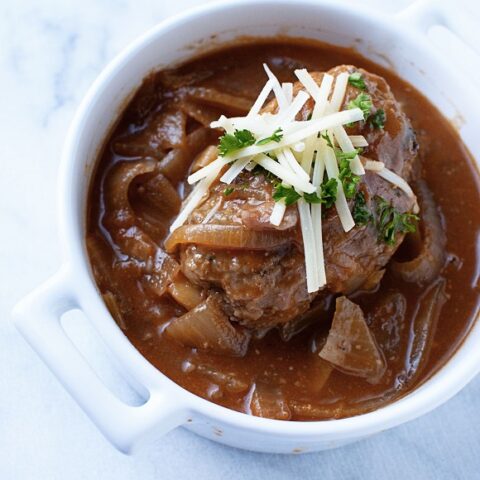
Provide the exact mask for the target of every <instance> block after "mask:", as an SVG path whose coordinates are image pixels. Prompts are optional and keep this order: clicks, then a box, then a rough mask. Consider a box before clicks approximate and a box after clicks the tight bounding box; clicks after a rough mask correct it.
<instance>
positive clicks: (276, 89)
mask: <svg viewBox="0 0 480 480" xmlns="http://www.w3.org/2000/svg"><path fill="white" fill-rule="evenodd" d="M263 68H264V69H265V73H266V74H267V76H268V78H269V80H270V81H271V82H272V88H273V93H274V94H275V98H276V99H277V103H278V110H279V111H280V112H281V111H282V110H283V109H284V108H286V107H287V105H288V102H287V98H286V97H285V92H284V91H283V89H282V86H281V85H280V82H279V81H278V78H277V77H276V76H275V75H274V74H273V73H272V71H271V70H270V69H269V68H268V65H267V64H266V63H264V64H263Z"/></svg>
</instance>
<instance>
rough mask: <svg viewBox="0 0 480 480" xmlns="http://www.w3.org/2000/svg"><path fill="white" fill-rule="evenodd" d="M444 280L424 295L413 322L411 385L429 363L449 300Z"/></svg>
mask: <svg viewBox="0 0 480 480" xmlns="http://www.w3.org/2000/svg"><path fill="white" fill-rule="evenodd" d="M446 283H447V282H446V281H445V279H444V278H442V277H440V279H439V280H438V281H437V282H436V283H434V284H433V285H432V286H431V287H430V288H429V289H428V290H427V292H426V293H425V294H424V295H423V297H422V299H421V300H420V304H419V306H418V310H417V313H416V315H415V318H414V320H413V328H412V333H413V338H412V343H411V345H410V346H409V352H408V370H407V380H408V381H409V382H410V383H411V382H412V381H414V380H415V379H416V378H418V376H419V375H420V373H421V372H422V369H423V367H424V366H425V365H426V362H427V361H428V358H429V355H430V351H431V349H432V345H433V341H434V335H435V330H436V328H437V324H438V319H439V318H440V313H441V310H442V307H443V305H444V304H445V302H446V301H447V300H448V297H447V294H446V292H445V288H446Z"/></svg>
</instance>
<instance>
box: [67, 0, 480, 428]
mask: <svg viewBox="0 0 480 480" xmlns="http://www.w3.org/2000/svg"><path fill="white" fill-rule="evenodd" d="M259 4H266V5H275V6H276V8H279V6H282V5H283V6H287V7H292V6H295V7H296V8H304V7H306V8H308V7H316V8H318V9H324V8H329V9H334V11H336V12H337V13H339V14H344V15H348V16H350V17H352V18H357V19H358V18H361V19H363V20H367V19H368V20H370V21H372V22H375V23H377V24H381V25H382V28H387V27H386V26H385V25H384V23H385V21H386V20H387V19H390V18H391V17H389V16H387V15H385V14H382V13H379V12H374V11H372V10H370V9H368V8H366V7H362V6H357V5H352V4H343V3H338V2H336V1H333V0H323V1H321V2H318V1H315V0H299V1H293V0H290V1H289V0H278V1H275V0H258V1H257V0H233V1H230V2H221V1H219V2H212V3H208V4H205V5H202V6H199V7H196V8H193V9H190V10H187V11H186V12H184V13H182V14H179V15H176V16H174V17H171V18H169V19H167V20H165V21H163V22H160V23H159V24H157V25H155V26H154V27H153V28H151V29H150V30H148V31H147V32H146V33H145V34H143V35H142V36H140V37H139V38H137V39H136V40H135V41H133V42H132V43H131V44H130V45H129V46H127V47H126V48H125V49H123V50H122V51H121V52H120V53H119V54H118V55H117V56H116V57H115V58H114V60H113V61H112V62H110V63H109V64H108V65H107V67H105V69H104V70H103V71H102V72H101V74H100V75H99V76H98V77H97V79H96V80H95V82H94V83H93V85H92V86H91V87H90V89H89V91H88V92H87V94H86V95H85V97H84V99H83V100H82V102H81V104H80V105H79V107H78V108H77V111H76V114H75V116H74V119H73V121H72V123H71V126H70V129H69V131H68V134H67V138H66V141H65V144H64V149H63V153H62V159H61V166H60V181H59V196H58V200H59V212H58V213H59V231H60V236H61V239H62V248H63V253H64V259H65V263H66V268H67V270H69V272H70V273H69V275H70V278H71V279H75V281H74V283H76V286H75V287H74V288H75V293H76V294H77V295H78V299H79V303H80V306H81V308H82V310H84V312H85V314H86V316H87V317H88V318H89V320H90V321H91V322H92V324H93V325H94V327H95V328H96V330H97V331H98V333H99V334H100V336H101V337H102V339H103V340H104V341H105V343H106V345H107V347H108V348H109V349H110V350H111V351H112V352H113V355H114V356H115V357H116V358H118V360H120V362H122V363H123V364H125V362H127V363H128V362H135V365H131V370H130V372H132V371H136V373H140V375H139V376H140V378H142V379H143V381H144V383H146V384H149V385H146V387H147V388H148V389H149V391H150V394H152V395H153V394H155V393H156V392H158V391H165V390H166V391H167V392H169V394H171V395H172V399H173V401H176V402H178V408H179V409H181V408H183V409H185V410H186V411H188V412H191V413H192V414H200V415H203V416H204V417H207V418H209V419H212V420H215V421H219V422H221V423H222V424H224V425H229V426H231V427H234V428H236V429H240V430H249V431H257V432H263V433H270V434H281V435H282V437H285V438H287V437H299V436H302V437H306V438H313V437H320V436H321V437H322V438H327V437H329V436H332V437H333V436H334V437H335V438H341V437H351V436H353V435H355V434H362V435H367V434H369V433H375V432H378V431H379V430H382V429H386V428H390V427H393V426H396V425H398V424H401V423H404V422H406V421H408V420H411V419H413V418H416V417H418V416H420V415H422V414H424V413H427V412H428V411H430V410H432V409H434V408H435V407H437V406H438V405H440V404H441V403H443V402H445V401H446V400H448V399H449V398H450V397H452V396H453V395H455V394H456V393H457V392H458V391H459V390H460V389H461V388H463V387H464V386H465V385H466V384H467V383H468V382H469V381H470V380H471V379H472V378H473V377H474V376H475V375H476V374H477V373H478V372H479V370H480V349H477V350H475V348H474V347H475V344H476V345H477V346H478V345H479V344H480V325H479V323H480V322H478V314H477V319H476V320H475V321H474V322H473V324H472V326H471V328H470V330H469V332H468V333H467V334H466V336H465V338H464V340H463V342H462V343H461V345H460V346H459V348H458V349H457V351H456V352H454V353H453V354H452V356H451V357H450V359H449V360H448V361H447V363H446V364H444V365H443V366H442V367H441V368H440V369H439V370H438V371H437V372H435V373H434V374H433V375H432V377H431V378H429V379H427V380H426V381H425V382H424V383H423V384H421V385H420V386H418V387H417V388H416V389H415V390H413V391H412V392H410V393H409V394H407V395H405V396H404V397H401V398H399V399H397V400H395V401H393V402H392V403H389V404H387V405H386V406H384V407H381V408H379V409H376V410H374V411H372V412H368V413H364V414H361V415H357V416H353V417H347V418H342V419H333V420H316V421H308V422H285V421H280V420H273V419H266V418H260V417H254V416H251V415H247V414H244V413H240V412H237V411H234V410H230V409H228V408H226V407H222V406H220V405H217V404H215V403H213V402H210V401H209V400H206V399H204V398H202V397H199V396H197V395H195V394H193V393H191V392H189V391H188V390H186V389H184V388H183V387H181V386H180V385H178V384H176V383H175V382H174V381H173V380H171V379H170V378H169V377H167V376H166V375H165V374H164V373H162V372H161V371H160V370H158V369H157V368H156V367H154V366H153V365H152V364H151V363H150V362H149V361H148V360H147V359H146V358H145V357H143V356H142V355H141V354H140V353H139V352H138V350H136V348H135V347H134V346H133V344H132V343H130V341H129V340H128V339H127V337H126V336H125V335H124V334H123V332H122V331H121V329H120V328H119V327H118V326H117V324H116V323H115V321H114V320H113V318H112V317H111V315H110V314H109V312H108V310H107V309H106V307H105V305H104V303H103V301H102V299H101V295H100V293H99V291H98V287H97V285H96V282H95V280H94V278H93V277H92V275H91V272H90V263H89V259H88V255H86V252H85V238H84V228H82V227H81V228H80V229H79V231H80V232H81V233H82V235H80V236H78V235H77V234H76V233H75V232H76V230H77V228H76V227H75V225H74V222H80V223H81V224H82V225H84V223H85V210H84V209H83V208H77V211H75V207H76V204H77V200H76V198H75V192H76V188H78V187H76V185H75V184H76V180H77V178H76V170H75V167H76V166H77V164H82V162H84V160H82V158H79V150H80V148H79V146H80V144H81V142H82V141H84V140H82V134H83V131H84V129H85V125H86V124H87V123H88V122H90V121H91V118H90V117H89V112H90V110H91V109H92V108H93V107H94V105H95V103H96V102H97V101H98V99H99V98H100V96H101V95H102V91H104V89H105V88H106V86H108V84H109V83H110V82H111V80H112V79H113V78H114V76H115V74H116V72H117V71H118V70H119V69H120V68H123V67H125V66H126V65H128V64H129V63H130V62H131V61H132V59H133V58H135V57H136V56H137V55H141V53H142V50H143V48H145V46H146V44H148V43H149V42H152V41H155V39H156V38H157V37H159V36H162V35H163V34H164V33H165V32H166V31H168V30H171V29H177V28H179V27H181V26H182V24H185V23H186V24H188V23H191V22H197V21H200V20H201V18H202V17H204V16H206V15H208V14H209V13H210V12H212V11H215V10H228V9H231V8H238V7H239V6H240V7H244V6H257V5H259ZM387 29H388V30H389V32H390V33H391V34H392V35H393V36H396V37H400V38H404V37H406V36H410V37H411V39H412V41H415V40H416V41H417V48H418V49H419V50H422V51H423V52H424V53H425V54H426V55H430V54H431V51H428V50H429V48H430V47H428V46H427V45H423V44H422V42H421V40H423V37H422V36H421V35H420V34H419V33H418V32H416V31H414V30H413V29H412V30H409V29H406V27H405V25H404V24H399V25H397V24H389V25H388V28H387ZM90 180H91V178H90V179H89V182H88V186H90ZM72 210H73V214H72ZM78 212H80V213H79V215H80V217H81V218H80V219H79V218H76V216H77V215H78ZM122 337H123V338H122ZM154 377H155V378H154Z"/></svg>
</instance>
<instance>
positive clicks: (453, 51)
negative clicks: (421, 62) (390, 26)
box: [395, 0, 480, 86]
mask: <svg viewBox="0 0 480 480" xmlns="http://www.w3.org/2000/svg"><path fill="white" fill-rule="evenodd" d="M395 19H396V20H397V21H398V22H400V23H401V24H403V25H404V26H405V28H407V29H414V30H416V32H417V33H419V34H420V35H422V36H423V37H425V39H426V41H428V43H429V44H431V45H433V46H434V47H435V48H436V49H437V50H438V52H439V53H440V54H441V56H443V57H444V60H445V61H448V62H450V63H451V64H452V63H453V64H454V66H455V67H456V68H458V70H459V71H462V72H464V73H466V74H468V77H469V78H468V79H469V80H470V81H471V82H474V83H476V85H477V86H478V72H479V71H480V29H479V28H478V25H479V21H480V18H475V16H473V17H472V15H470V14H468V13H466V12H465V11H464V10H463V9H462V8H461V6H459V5H458V3H457V2H452V1H451V0H416V1H414V2H413V3H411V4H410V5H409V6H408V7H406V8H405V9H403V10H401V11H400V12H399V13H397V14H396V15H395ZM432 27H437V29H435V28H432ZM438 27H440V29H438Z"/></svg>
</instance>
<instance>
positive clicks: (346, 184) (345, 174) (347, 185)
mask: <svg viewBox="0 0 480 480" xmlns="http://www.w3.org/2000/svg"><path fill="white" fill-rule="evenodd" d="M338 163H339V165H338V166H339V170H340V173H339V175H338V178H339V180H340V181H341V182H342V185H343V191H344V192H345V196H346V197H347V198H353V197H354V196H355V192H356V191H357V185H358V183H359V182H360V177H359V176H358V175H355V174H354V173H353V172H352V170H351V169H350V160H348V159H346V158H343V159H339V162H338Z"/></svg>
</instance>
